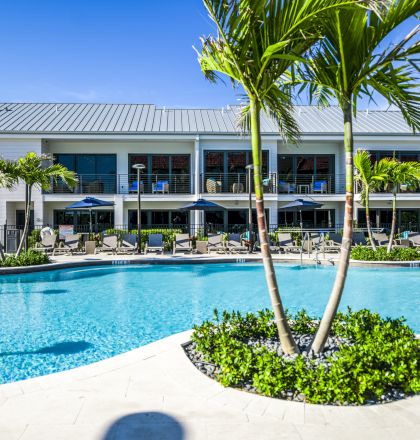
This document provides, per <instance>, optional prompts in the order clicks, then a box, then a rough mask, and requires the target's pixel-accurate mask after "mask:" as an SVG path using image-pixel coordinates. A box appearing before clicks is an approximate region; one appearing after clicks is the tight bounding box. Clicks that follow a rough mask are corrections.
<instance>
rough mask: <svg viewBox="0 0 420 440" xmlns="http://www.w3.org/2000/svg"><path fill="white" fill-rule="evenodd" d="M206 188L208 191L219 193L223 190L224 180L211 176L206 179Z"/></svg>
mask: <svg viewBox="0 0 420 440" xmlns="http://www.w3.org/2000/svg"><path fill="white" fill-rule="evenodd" d="M206 190H207V192H208V193H212V194H214V193H218V192H221V190H222V182H221V181H220V180H216V179H215V178H214V177H209V178H208V179H206Z"/></svg>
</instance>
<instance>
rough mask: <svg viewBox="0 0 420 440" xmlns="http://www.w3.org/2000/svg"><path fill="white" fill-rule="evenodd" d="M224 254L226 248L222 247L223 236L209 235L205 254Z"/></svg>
mask: <svg viewBox="0 0 420 440" xmlns="http://www.w3.org/2000/svg"><path fill="white" fill-rule="evenodd" d="M212 251H214V252H219V253H220V252H223V253H224V252H226V246H225V245H224V239H223V234H209V241H208V247H207V252H208V253H210V252H212Z"/></svg>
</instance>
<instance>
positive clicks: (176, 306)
mask: <svg viewBox="0 0 420 440" xmlns="http://www.w3.org/2000/svg"><path fill="white" fill-rule="evenodd" d="M335 271H336V268H334V267H316V266H303V267H301V266H291V265H278V266H276V273H277V277H278V282H279V288H280V293H281V295H282V298H283V301H284V304H285V307H287V308H288V309H289V310H291V311H293V312H294V311H297V310H299V309H300V308H302V307H304V308H305V309H306V310H307V311H308V312H309V313H311V314H316V315H318V316H319V315H320V314H322V311H323V309H324V306H325V304H326V301H327V298H328V295H329V293H330V289H331V286H332V283H333V280H334V276H335ZM348 305H349V306H351V307H353V308H354V309H360V308H364V307H367V308H370V309H372V310H374V311H377V312H380V313H381V315H383V316H391V317H394V318H396V317H399V316H402V315H403V316H405V317H406V319H407V322H408V324H409V325H410V326H411V327H412V328H413V329H414V330H415V331H416V332H418V333H420V270H418V269H366V268H351V269H350V270H349V277H348V281H347V284H346V289H345V293H344V295H343V299H342V305H341V309H345V308H346V307H347V306H348ZM269 306H270V303H269V298H268V293H267V289H266V285H265V278H264V270H263V267H262V266H261V265H260V264H203V265H201V264H200V265H127V266H98V267H90V268H75V269H65V270H57V271H51V272H38V273H31V274H22V275H5V276H2V277H1V278H0V383H5V382H12V381H16V380H21V379H26V378H29V377H34V376H40V375H44V374H49V373H53V372H57V371H62V370H67V369H70V368H74V367H78V366H81V365H85V364H89V363H91V362H95V361H99V360H101V359H105V358H108V357H110V356H114V355H116V354H119V353H123V352H126V351H128V350H131V349H134V348H136V347H139V346H141V345H144V344H147V343H149V342H152V341H156V340H158V339H161V338H164V337H165V336H168V335H171V334H174V333H177V332H180V331H183V330H187V329H189V328H191V327H192V325H194V324H199V323H200V322H202V321H203V320H204V319H206V318H211V317H212V315H213V310H214V309H215V308H218V309H219V310H223V309H227V310H241V311H255V310H258V309H261V308H265V307H269Z"/></svg>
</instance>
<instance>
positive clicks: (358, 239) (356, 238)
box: [352, 232, 367, 246]
mask: <svg viewBox="0 0 420 440" xmlns="http://www.w3.org/2000/svg"><path fill="white" fill-rule="evenodd" d="M352 238H353V243H354V244H355V245H356V246H358V245H361V246H366V245H367V243H366V238H365V234H364V233H363V232H353V235H352Z"/></svg>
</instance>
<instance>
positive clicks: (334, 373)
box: [192, 309, 420, 404]
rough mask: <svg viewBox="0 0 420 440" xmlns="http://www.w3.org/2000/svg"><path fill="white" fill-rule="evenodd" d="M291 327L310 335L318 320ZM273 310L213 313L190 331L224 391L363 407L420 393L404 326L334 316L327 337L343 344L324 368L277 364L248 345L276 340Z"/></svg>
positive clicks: (418, 353)
mask: <svg viewBox="0 0 420 440" xmlns="http://www.w3.org/2000/svg"><path fill="white" fill-rule="evenodd" d="M290 318H293V319H292V320H291V321H290V322H291V326H292V330H293V331H294V332H295V334H298V335H299V334H313V333H314V332H315V330H316V325H315V324H314V323H315V322H316V321H315V320H314V318H313V317H310V316H308V315H307V314H306V313H305V311H301V312H299V313H298V314H297V315H296V316H294V317H290V316H289V319H290ZM273 319H274V316H273V314H272V312H271V311H267V310H264V311H260V312H258V313H257V314H252V313H248V314H246V315H241V314H240V313H238V312H233V313H227V312H224V313H223V314H222V316H221V317H220V316H219V315H218V314H217V312H216V314H215V320H214V321H205V322H204V323H203V324H201V325H200V326H195V327H194V332H193V335H192V340H193V341H194V342H195V344H196V350H197V351H198V352H200V353H202V354H203V356H204V359H205V361H206V362H209V363H212V364H215V365H216V366H217V367H218V370H216V377H217V380H218V381H219V382H220V383H221V384H223V385H224V386H232V387H238V388H243V387H244V384H252V386H253V387H254V388H255V389H256V391H257V392H258V393H259V394H263V395H265V396H271V397H286V396H289V397H290V396H294V397H296V396H300V397H302V396H303V398H304V400H305V401H307V402H311V403H336V404H346V403H352V404H363V403H366V402H367V401H368V400H371V399H380V397H381V396H382V395H383V394H384V393H386V392H388V391H389V392H391V391H392V390H401V391H404V392H405V393H409V394H410V393H419V392H420V368H419V367H420V341H419V340H416V339H415V336H414V333H413V331H412V330H411V329H410V328H409V327H408V326H406V325H405V324H404V319H397V320H391V319H382V318H381V317H380V316H379V315H378V314H376V313H372V312H369V311H368V310H361V311H359V312H352V311H351V310H350V309H349V310H348V312H347V313H345V314H344V313H338V315H337V317H336V319H335V321H334V324H333V329H332V334H334V335H336V336H340V337H342V338H345V339H346V340H347V341H349V342H350V343H349V344H342V345H341V346H340V348H339V351H337V352H336V353H335V354H334V355H331V356H329V357H328V359H327V361H328V363H329V364H328V366H327V365H325V364H319V365H317V364H316V362H315V360H310V359H305V358H304V357H303V356H302V355H298V356H296V357H294V358H288V359H287V358H284V357H279V356H278V355H277V353H275V352H273V351H269V350H268V349H267V348H266V347H263V346H261V345H253V346H250V345H248V344H247V340H249V339H254V340H255V339H257V340H258V339H261V338H265V339H270V338H271V339H272V338H277V329H276V326H275V323H274V321H273Z"/></svg>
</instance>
